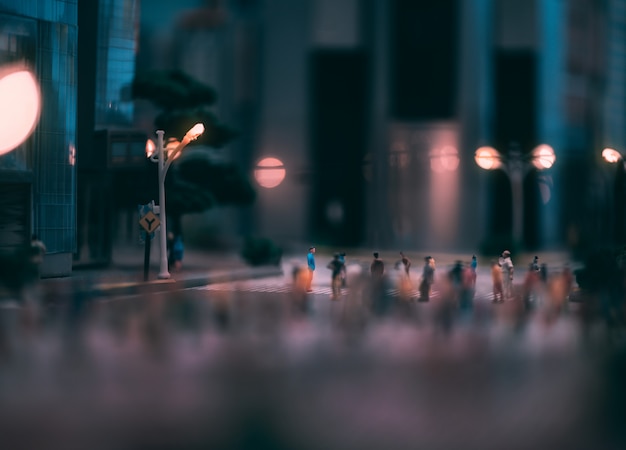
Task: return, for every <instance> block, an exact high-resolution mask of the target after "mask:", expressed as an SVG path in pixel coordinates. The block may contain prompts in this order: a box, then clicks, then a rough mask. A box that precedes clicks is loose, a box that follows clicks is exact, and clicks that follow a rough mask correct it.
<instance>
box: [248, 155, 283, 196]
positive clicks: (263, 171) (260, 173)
mask: <svg viewBox="0 0 626 450" xmlns="http://www.w3.org/2000/svg"><path fill="white" fill-rule="evenodd" d="M286 173H287V171H286V170H285V166H284V165H283V162H282V161H281V160H280V159H277V158H263V159H262V160H261V161H259V162H258V164H257V165H256V169H254V179H255V180H256V182H257V183H259V186H261V187H264V188H268V189H270V188H274V187H276V186H278V185H279V184H280V183H282V182H283V180H284V179H285V175H286Z"/></svg>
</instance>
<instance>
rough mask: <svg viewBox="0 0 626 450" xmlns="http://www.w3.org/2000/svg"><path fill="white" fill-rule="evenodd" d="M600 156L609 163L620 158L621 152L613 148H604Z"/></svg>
mask: <svg viewBox="0 0 626 450" xmlns="http://www.w3.org/2000/svg"><path fill="white" fill-rule="evenodd" d="M602 157H603V158H604V159H605V160H606V161H607V162H610V163H616V162H618V161H619V160H620V159H622V154H621V153H620V152H618V151H617V150H615V149H613V148H605V149H604V150H602Z"/></svg>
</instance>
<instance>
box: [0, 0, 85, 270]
mask: <svg viewBox="0 0 626 450" xmlns="http://www.w3.org/2000/svg"><path fill="white" fill-rule="evenodd" d="M77 4H78V0H39V1H30V2H15V1H14V0H0V64H6V63H7V62H12V61H22V62H24V63H26V64H27V65H28V66H29V67H31V69H33V71H34V72H35V74H36V76H37V78H38V80H39V83H40V88H41V96H42V99H41V101H42V110H41V116H40V120H39V123H38V124H37V127H36V129H35V131H34V133H33V135H32V136H31V137H30V138H29V139H28V140H27V141H26V142H25V143H24V144H23V145H22V146H21V147H20V148H18V149H16V150H15V151H13V152H11V153H9V154H8V155H5V156H3V157H0V189H2V191H3V192H4V194H5V197H6V196H11V195H12V194H11V192H15V193H16V199H17V198H18V195H17V192H18V191H19V198H20V199H21V200H20V202H19V203H18V202H13V204H12V207H13V209H14V210H16V211H21V210H23V211H25V214H26V215H27V216H28V217H27V219H20V220H21V222H20V223H19V224H17V225H19V226H20V227H21V228H20V231H19V233H18V234H19V236H20V237H19V239H16V238H15V236H14V237H13V238H11V239H8V240H7V239H5V240H4V241H3V236H2V235H3V234H5V235H6V234H7V233H8V231H7V230H11V229H15V225H16V224H11V223H2V224H0V225H2V226H0V243H2V242H8V243H9V244H10V245H20V244H25V243H27V242H28V240H29V237H30V234H31V232H35V233H37V234H38V235H39V236H40V237H41V239H42V240H43V241H44V242H45V243H46V246H47V249H48V258H54V255H71V253H72V252H73V251H74V249H75V245H76V244H75V240H76V238H75V236H76V223H75V222H76V218H75V216H76V213H75V210H76V201H75V195H76V193H75V191H76V188H75V165H74V163H75V156H76V155H75V136H76V44H77V37H78V36H77V31H78V30H77ZM11 183H13V185H15V186H16V187H19V189H17V188H16V189H12V188H11V186H12V184H11ZM7 186H9V188H7ZM24 188H25V189H28V190H29V191H30V195H26V196H24V195H22V194H23V190H24ZM26 203H28V204H26ZM18 216H20V214H16V216H15V217H16V219H15V220H16V221H17V217H18ZM24 220H26V222H28V227H27V228H28V229H26V226H24V224H25V223H26V222H24ZM5 222H6V220H5ZM5 237H6V236H5ZM66 259H67V258H63V259H62V260H57V259H55V264H54V266H55V268H54V270H55V272H56V274H58V275H62V274H64V273H69V272H70V271H71V257H70V258H69V259H67V262H68V264H67V267H65V265H64V263H63V262H61V261H66ZM45 265H46V264H45V262H44V268H43V269H44V271H45ZM44 275H45V273H44Z"/></svg>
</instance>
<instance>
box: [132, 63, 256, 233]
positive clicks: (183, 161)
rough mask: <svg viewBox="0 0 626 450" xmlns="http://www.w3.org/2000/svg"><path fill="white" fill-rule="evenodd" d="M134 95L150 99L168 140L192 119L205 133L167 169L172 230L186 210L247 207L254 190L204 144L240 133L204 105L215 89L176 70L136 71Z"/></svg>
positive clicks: (177, 230)
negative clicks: (192, 149) (220, 120)
mask: <svg viewBox="0 0 626 450" xmlns="http://www.w3.org/2000/svg"><path fill="white" fill-rule="evenodd" d="M132 96H133V98H134V99H144V100H148V101H150V102H151V103H152V104H153V105H154V106H156V107H157V108H158V109H159V110H160V112H159V113H158V115H157V116H156V118H155V119H154V125H155V127H156V129H159V130H165V135H166V138H168V137H176V138H178V139H180V138H182V137H183V136H184V135H185V133H186V132H187V131H188V130H189V129H191V127H193V126H194V125H195V124H196V123H199V122H201V123H203V124H204V128H205V131H204V133H203V134H202V135H201V136H200V137H199V138H198V139H197V140H196V141H194V142H192V143H191V144H190V147H191V146H192V145H193V146H194V147H195V148H197V149H198V151H187V152H185V153H183V154H182V155H181V156H180V158H179V159H178V160H177V161H176V163H175V164H173V165H172V166H171V167H170V170H169V172H168V175H167V178H166V190H167V213H168V214H167V215H168V219H169V218H170V217H171V220H172V221H171V222H169V223H171V230H172V231H173V232H174V233H179V234H180V233H182V229H181V219H182V216H183V215H185V214H191V213H199V212H202V211H205V210H207V209H210V208H212V207H214V206H217V205H229V204H230V205H249V204H251V203H252V202H254V200H255V198H256V192H255V191H254V188H253V187H252V184H251V182H250V180H249V179H248V178H247V177H246V176H245V175H244V173H243V172H242V171H241V170H240V168H239V167H238V166H236V165H235V164H234V163H232V162H228V161H225V160H224V158H216V157H215V155H214V154H213V153H212V152H211V151H210V149H209V148H208V147H212V148H217V149H219V148H222V147H223V146H224V145H226V144H227V143H228V142H230V141H232V140H233V139H234V138H236V137H237V135H238V133H237V132H236V131H235V130H234V129H232V128H231V127H229V126H228V125H225V124H223V123H221V122H219V120H218V119H217V117H216V116H215V115H214V114H213V113H212V112H211V111H210V110H209V109H208V108H209V107H210V106H211V105H213V104H214V103H215V101H216V100H217V94H216V93H215V90H214V89H213V88H212V87H210V86H207V85H205V84H203V83H200V82H199V81H197V80H195V79H193V78H192V77H191V76H189V75H188V74H186V73H184V72H182V71H180V70H151V71H147V72H144V73H138V74H137V75H136V76H135V79H134V80H133V84H132Z"/></svg>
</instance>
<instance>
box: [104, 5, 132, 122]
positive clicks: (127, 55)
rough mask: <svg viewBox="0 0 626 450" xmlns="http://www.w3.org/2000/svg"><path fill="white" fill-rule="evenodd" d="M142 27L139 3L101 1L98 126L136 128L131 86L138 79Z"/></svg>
mask: <svg viewBox="0 0 626 450" xmlns="http://www.w3.org/2000/svg"><path fill="white" fill-rule="evenodd" d="M138 26H139V1H138V0H100V2H99V5H98V44H97V45H98V48H97V51H98V57H97V70H96V77H97V80H96V126H104V127H107V126H111V125H125V126H130V125H132V122H133V102H132V100H131V98H130V85H131V83H132V81H133V78H134V76H135V56H136V48H137V36H138Z"/></svg>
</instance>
